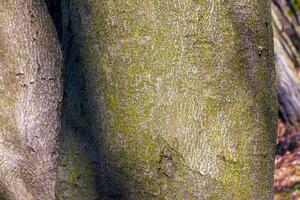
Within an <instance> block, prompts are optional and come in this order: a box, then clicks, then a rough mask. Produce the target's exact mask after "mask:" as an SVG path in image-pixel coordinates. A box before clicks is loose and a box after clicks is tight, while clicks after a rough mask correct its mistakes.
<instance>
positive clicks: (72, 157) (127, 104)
mask: <svg viewBox="0 0 300 200" xmlns="http://www.w3.org/2000/svg"><path fill="white" fill-rule="evenodd" d="M62 4H63V8H62V9H63V12H62V14H63V22H62V25H63V26H62V33H63V34H62V42H63V47H64V50H65V57H66V62H65V64H66V69H65V83H64V84H65V96H64V103H63V121H62V123H63V124H62V125H63V136H62V143H61V149H60V159H59V160H60V161H59V181H58V185H57V197H58V199H80V200H85V199H205V200H207V199H211V200H213V199H230V200H235V199H236V200H241V199H247V200H249V199H253V200H254V199H255V200H256V199H273V165H274V151H275V149H274V147H275V139H276V120H277V118H276V116H277V103H276V102H277V101H276V100H277V96H276V88H275V67H274V63H273V59H274V57H273V42H272V28H271V14H270V9H271V7H270V6H271V5H270V2H269V1H259V0H232V1H227V2H224V1H220V0H216V1H208V0H205V1H195V0H182V1H148V0H146V1H138V0H128V1H121V0H117V1H113V0H105V1H100V0H76V1H75V0H67V1H63V3H62Z"/></svg>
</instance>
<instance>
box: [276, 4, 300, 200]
mask: <svg viewBox="0 0 300 200" xmlns="http://www.w3.org/2000/svg"><path fill="white" fill-rule="evenodd" d="M272 18H273V32H274V49H275V58H276V59H275V62H276V69H277V88H278V99H279V119H278V139H277V153H276V158H275V176H274V179H275V180H274V189H275V198H274V199H275V200H285V199H287V200H289V199H292V200H298V199H299V200H300V0H273V2H272Z"/></svg>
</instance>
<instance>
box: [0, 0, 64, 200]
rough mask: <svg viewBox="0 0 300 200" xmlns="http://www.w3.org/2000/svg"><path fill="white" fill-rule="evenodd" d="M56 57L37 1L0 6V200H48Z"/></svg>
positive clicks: (57, 88)
mask: <svg viewBox="0 0 300 200" xmlns="http://www.w3.org/2000/svg"><path fill="white" fill-rule="evenodd" d="M61 69H62V53H61V50H60V47H59V42H58V39H57V35H56V33H55V28H54V26H53V24H52V22H51V18H50V16H49V14H48V11H47V8H46V4H45V3H44V2H43V1H28V0H4V1H0V141H1V142H0V185H1V187H0V188H1V189H0V193H1V199H8V200H9V199H12V200H31V199H54V197H55V183H56V178H57V155H58V154H57V151H58V135H59V132H60V127H61V125H60V114H59V112H60V102H61V97H62V93H61V92H62V84H61Z"/></svg>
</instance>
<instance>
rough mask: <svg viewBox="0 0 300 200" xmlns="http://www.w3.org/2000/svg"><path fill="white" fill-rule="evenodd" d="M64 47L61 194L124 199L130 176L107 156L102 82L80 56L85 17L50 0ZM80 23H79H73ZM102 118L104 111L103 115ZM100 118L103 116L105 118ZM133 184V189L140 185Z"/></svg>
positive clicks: (58, 191) (58, 190) (58, 194)
mask: <svg viewBox="0 0 300 200" xmlns="http://www.w3.org/2000/svg"><path fill="white" fill-rule="evenodd" d="M47 4H48V9H49V11H50V14H51V16H52V18H53V21H54V23H55V26H56V29H57V33H58V35H59V39H60V42H61V45H62V49H63V52H64V59H65V61H64V97H63V105H62V135H61V139H60V153H59V154H60V158H59V177H58V182H57V186H56V198H57V199H81V200H84V199H124V198H125V196H124V195H126V194H127V192H126V189H127V188H126V178H125V176H126V175H125V176H123V174H124V173H123V171H122V166H121V167H120V166H118V167H117V169H116V167H115V165H117V164H116V163H113V162H112V161H111V159H107V158H108V157H109V156H107V155H106V152H107V149H106V147H105V145H103V144H101V143H102V142H103V140H102V135H103V130H102V127H101V122H100V121H99V119H98V118H99V116H101V115H102V113H100V112H101V111H99V109H98V107H97V103H96V101H95V99H96V98H97V97H98V96H97V92H96V89H97V85H96V83H95V82H94V80H93V78H92V77H91V76H90V73H88V72H87V70H86V69H85V64H84V63H83V60H84V59H83V58H82V57H81V54H82V51H83V50H82V49H83V46H82V44H83V41H82V40H81V37H80V36H79V35H80V33H78V31H79V29H78V27H79V26H80V22H79V20H78V19H74V20H73V19H72V14H71V12H72V11H71V10H70V7H69V6H70V5H69V1H64V2H61V0H57V1H55V0H52V1H51V0H48V1H47ZM74 27H75V28H74ZM101 117H102V116H101ZM101 117H100V118H101ZM138 187H139V186H137V188H132V189H133V190H138Z"/></svg>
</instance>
